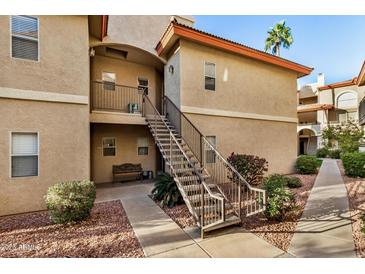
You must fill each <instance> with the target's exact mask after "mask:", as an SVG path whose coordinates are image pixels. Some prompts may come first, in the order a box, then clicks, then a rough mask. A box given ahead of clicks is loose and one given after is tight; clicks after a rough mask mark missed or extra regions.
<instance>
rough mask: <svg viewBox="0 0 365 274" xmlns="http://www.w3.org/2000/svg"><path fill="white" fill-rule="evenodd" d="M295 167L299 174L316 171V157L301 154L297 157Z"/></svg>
mask: <svg viewBox="0 0 365 274" xmlns="http://www.w3.org/2000/svg"><path fill="white" fill-rule="evenodd" d="M295 167H296V169H297V170H298V172H299V173H301V174H315V173H317V167H318V166H317V159H316V157H314V156H307V155H302V156H299V157H298V158H297V162H296V165H295Z"/></svg>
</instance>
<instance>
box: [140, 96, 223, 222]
mask: <svg viewBox="0 0 365 274" xmlns="http://www.w3.org/2000/svg"><path fill="white" fill-rule="evenodd" d="M143 98H144V99H147V101H148V103H149V104H150V105H151V106H152V109H153V110H154V112H155V115H156V114H157V116H158V117H160V120H161V121H162V122H163V123H164V125H165V126H166V128H167V129H168V131H169V135H170V138H172V139H173V140H174V141H175V143H176V145H177V146H178V148H179V149H180V151H181V152H182V154H183V155H184V157H185V159H186V160H187V161H188V163H189V165H190V166H191V167H192V168H193V169H194V173H195V174H196V175H197V176H198V178H199V182H200V183H201V184H202V185H203V187H204V189H205V190H206V191H207V192H208V194H209V196H211V197H212V198H214V199H217V200H220V201H221V203H222V208H223V210H224V198H223V197H221V196H218V195H216V194H214V193H213V192H212V191H211V190H210V188H209V187H208V186H207V184H206V183H205V182H204V179H203V178H202V176H201V175H200V173H199V172H198V170H197V168H196V167H195V166H194V165H193V163H192V162H191V161H190V158H189V157H188V156H187V155H186V153H185V151H184V149H183V148H182V147H181V146H180V144H179V142H178V141H177V139H176V138H175V136H174V134H173V133H172V132H171V130H170V128H169V127H168V125H167V124H166V122H165V120H164V119H163V118H162V116H161V114H160V113H159V112H158V110H157V109H156V107H155V106H154V104H152V102H151V100H150V98H149V97H148V95H147V94H143ZM156 133H157V132H156ZM170 161H171V159H170ZM203 207H204V205H203ZM222 212H223V211H222ZM223 213H224V212H223ZM222 218H223V219H224V214H223V217H222ZM202 226H204V223H203V224H202Z"/></svg>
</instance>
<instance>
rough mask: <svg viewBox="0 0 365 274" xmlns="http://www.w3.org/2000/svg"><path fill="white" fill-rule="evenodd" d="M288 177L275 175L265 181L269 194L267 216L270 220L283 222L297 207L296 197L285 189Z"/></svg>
mask: <svg viewBox="0 0 365 274" xmlns="http://www.w3.org/2000/svg"><path fill="white" fill-rule="evenodd" d="M286 182H287V179H286V177H284V176H281V175H279V174H273V175H271V176H269V177H267V178H265V179H264V188H265V190H266V193H267V197H268V198H267V203H266V209H265V216H266V218H267V219H269V220H276V221H283V220H284V219H285V218H286V216H287V215H288V213H289V212H290V211H292V209H293V208H294V207H295V197H294V195H293V194H292V193H291V192H290V191H289V190H288V189H286V188H285V184H286Z"/></svg>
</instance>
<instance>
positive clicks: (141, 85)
mask: <svg viewBox="0 0 365 274" xmlns="http://www.w3.org/2000/svg"><path fill="white" fill-rule="evenodd" d="M138 90H139V91H141V92H143V93H144V94H146V95H148V79H146V78H141V77H138Z"/></svg>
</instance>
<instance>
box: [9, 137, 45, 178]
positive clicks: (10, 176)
mask: <svg viewBox="0 0 365 274" xmlns="http://www.w3.org/2000/svg"><path fill="white" fill-rule="evenodd" d="M13 133H15V134H16V133H33V134H37V155H35V154H34V155H29V154H27V156H38V159H37V165H38V168H37V175H33V176H16V177H13V176H12V170H11V165H12V156H20V155H13V152H12V151H13V150H12V148H13V138H12V137H13ZM9 140H10V142H9V178H10V179H12V180H19V179H24V178H32V177H39V176H40V165H39V159H40V155H39V151H40V150H39V147H40V143H39V131H19V130H18V131H9Z"/></svg>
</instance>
